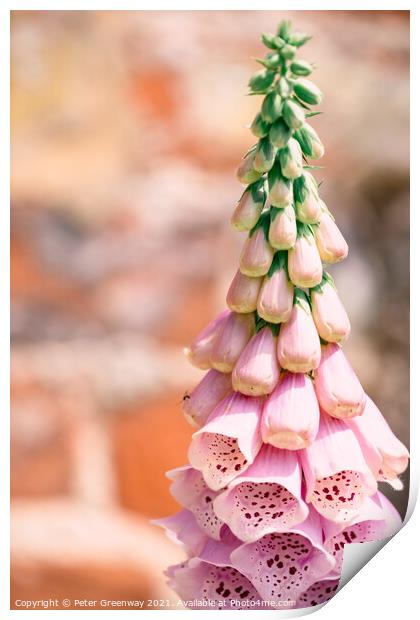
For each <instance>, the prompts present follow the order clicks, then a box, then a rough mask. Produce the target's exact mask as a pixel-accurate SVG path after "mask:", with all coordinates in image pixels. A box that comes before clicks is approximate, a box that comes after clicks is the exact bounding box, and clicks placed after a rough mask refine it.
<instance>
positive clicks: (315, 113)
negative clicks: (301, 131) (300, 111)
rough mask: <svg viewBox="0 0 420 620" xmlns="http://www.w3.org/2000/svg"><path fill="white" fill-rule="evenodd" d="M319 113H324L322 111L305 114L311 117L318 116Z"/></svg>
mask: <svg viewBox="0 0 420 620" xmlns="http://www.w3.org/2000/svg"><path fill="white" fill-rule="evenodd" d="M318 114H322V112H307V113H306V114H305V116H306V118H311V116H318Z"/></svg>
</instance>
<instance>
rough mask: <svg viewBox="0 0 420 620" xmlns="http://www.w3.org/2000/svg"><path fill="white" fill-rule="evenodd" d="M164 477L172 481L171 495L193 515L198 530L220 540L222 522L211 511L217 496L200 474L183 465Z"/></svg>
mask: <svg viewBox="0 0 420 620" xmlns="http://www.w3.org/2000/svg"><path fill="white" fill-rule="evenodd" d="M166 477H167V478H169V480H171V481H172V484H171V487H170V491H171V495H172V496H173V497H174V498H175V499H176V501H177V502H178V503H179V504H181V506H184V508H187V509H188V510H189V511H190V512H191V513H192V514H193V515H194V517H195V519H196V521H197V524H198V526H199V528H200V529H201V530H202V531H203V532H204V533H205V534H206V535H207V536H210V537H211V538H214V539H215V540H220V531H221V529H222V527H223V521H221V519H219V517H217V516H216V514H215V513H214V510H213V500H214V498H215V497H216V495H217V494H216V492H215V491H213V490H212V489H210V488H209V487H208V486H207V484H206V483H205V481H204V478H203V476H202V474H201V472H200V471H198V470H197V469H194V468H193V467H190V466H189V465H184V466H183V467H177V468H176V469H171V470H170V471H168V472H166Z"/></svg>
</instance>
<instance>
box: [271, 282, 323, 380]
mask: <svg viewBox="0 0 420 620" xmlns="http://www.w3.org/2000/svg"><path fill="white" fill-rule="evenodd" d="M277 357H278V360H279V363H280V366H281V367H282V368H286V369H287V370H290V371H291V372H309V371H311V370H314V369H316V368H317V367H318V365H319V363H320V360H321V343H320V340H319V336H318V332H317V329H316V327H315V323H314V321H313V318H312V315H311V311H310V307H309V304H308V301H307V298H306V294H305V293H304V292H303V291H300V290H299V289H295V300H294V305H293V310H292V314H291V316H290V319H289V320H288V321H287V323H283V324H282V326H281V328H280V334H279V337H278V344H277Z"/></svg>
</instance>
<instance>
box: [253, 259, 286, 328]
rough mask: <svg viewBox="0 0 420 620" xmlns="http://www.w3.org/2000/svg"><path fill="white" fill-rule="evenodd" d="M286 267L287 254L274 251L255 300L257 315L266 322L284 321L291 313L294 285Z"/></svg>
mask: <svg viewBox="0 0 420 620" xmlns="http://www.w3.org/2000/svg"><path fill="white" fill-rule="evenodd" d="M286 269H287V254H286V253H285V252H276V254H275V255H274V259H273V263H272V265H271V268H270V271H269V273H268V275H266V276H265V278H264V281H263V284H262V287H261V289H260V292H259V296H258V302H257V309H258V315H259V316H260V317H261V318H262V319H264V320H265V321H267V322H268V323H284V322H285V321H288V320H289V319H290V316H291V314H292V310H293V294H294V293H293V292H294V287H293V284H292V283H291V282H290V280H289V278H288V275H287V271H286Z"/></svg>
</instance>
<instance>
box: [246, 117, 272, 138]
mask: <svg viewBox="0 0 420 620" xmlns="http://www.w3.org/2000/svg"><path fill="white" fill-rule="evenodd" d="M250 129H251V132H252V133H253V134H254V136H255V137H256V138H265V136H267V135H268V132H269V131H270V124H269V123H266V122H265V120H264V119H263V118H262V116H261V114H260V113H258V114H257V115H256V117H255V118H254V120H253V121H252V123H251V127H250Z"/></svg>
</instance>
